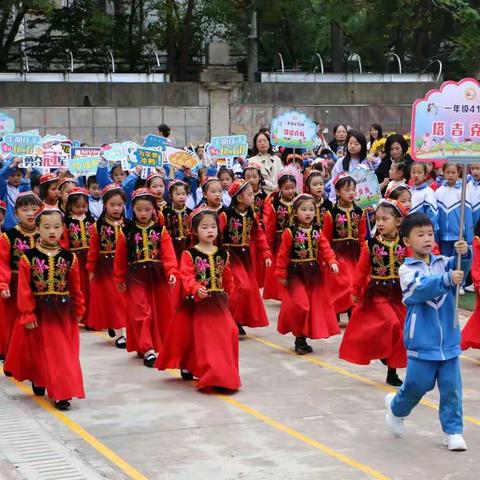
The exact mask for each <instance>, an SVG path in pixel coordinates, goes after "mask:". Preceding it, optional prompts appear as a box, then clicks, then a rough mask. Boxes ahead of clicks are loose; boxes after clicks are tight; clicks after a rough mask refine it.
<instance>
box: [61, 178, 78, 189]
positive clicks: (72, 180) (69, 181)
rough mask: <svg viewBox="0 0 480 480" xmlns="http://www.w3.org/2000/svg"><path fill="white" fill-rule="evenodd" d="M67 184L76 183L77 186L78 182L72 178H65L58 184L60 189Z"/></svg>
mask: <svg viewBox="0 0 480 480" xmlns="http://www.w3.org/2000/svg"><path fill="white" fill-rule="evenodd" d="M66 183H74V184H75V185H77V181H76V180H75V179H74V178H72V177H63V178H62V179H61V180H59V182H58V188H62V187H63V186H64V185H65V184H66Z"/></svg>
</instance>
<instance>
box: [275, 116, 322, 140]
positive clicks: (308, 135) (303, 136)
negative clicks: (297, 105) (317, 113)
mask: <svg viewBox="0 0 480 480" xmlns="http://www.w3.org/2000/svg"><path fill="white" fill-rule="evenodd" d="M316 135H317V128H316V125H315V122H314V121H313V120H311V119H310V118H309V117H308V116H307V115H306V114H305V113H303V112H297V111H296V110H290V111H288V112H285V113H282V114H281V115H278V116H276V117H274V118H273V119H272V129H271V137H270V138H271V141H272V144H273V145H277V146H279V147H290V148H305V149H311V148H313V147H314V146H315V138H316Z"/></svg>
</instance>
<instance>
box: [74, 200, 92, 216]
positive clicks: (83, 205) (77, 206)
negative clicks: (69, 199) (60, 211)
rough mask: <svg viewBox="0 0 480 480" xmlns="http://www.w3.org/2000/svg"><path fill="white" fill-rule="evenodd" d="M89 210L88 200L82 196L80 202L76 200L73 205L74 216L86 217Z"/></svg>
mask: <svg viewBox="0 0 480 480" xmlns="http://www.w3.org/2000/svg"><path fill="white" fill-rule="evenodd" d="M87 208H88V202H87V199H86V198H85V197H84V196H81V197H80V198H79V199H78V200H75V201H74V202H73V203H72V214H73V215H78V216H80V215H85V213H86V211H87Z"/></svg>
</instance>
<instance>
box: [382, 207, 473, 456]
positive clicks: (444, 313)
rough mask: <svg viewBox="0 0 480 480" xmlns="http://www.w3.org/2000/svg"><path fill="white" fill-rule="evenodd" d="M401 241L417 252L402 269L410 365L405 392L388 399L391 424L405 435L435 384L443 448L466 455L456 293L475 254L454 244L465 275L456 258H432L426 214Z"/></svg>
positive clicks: (411, 219) (408, 222)
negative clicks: (409, 421) (406, 426)
mask: <svg viewBox="0 0 480 480" xmlns="http://www.w3.org/2000/svg"><path fill="white" fill-rule="evenodd" d="M402 236H403V240H404V242H405V245H406V246H407V247H410V248H411V249H412V251H413V256H412V257H408V258H406V259H405V262H404V263H403V265H402V266H401V267H400V269H399V276H400V283H401V287H402V293H403V303H405V305H406V306H407V318H406V320H405V329H404V342H405V347H406V349H407V356H408V364H407V374H406V378H405V381H404V383H403V385H402V387H401V388H400V390H399V391H398V392H397V393H396V394H395V393H390V394H388V395H387V397H386V399H385V404H386V407H387V415H386V417H385V421H386V425H387V427H388V428H389V429H390V430H391V431H392V432H393V433H394V434H396V435H397V436H401V435H402V433H403V422H404V419H405V417H407V416H408V415H409V414H410V412H411V411H412V409H413V408H414V407H415V405H417V403H418V402H420V400H421V399H422V397H423V396H424V395H425V394H426V393H427V392H428V391H430V390H432V389H433V388H434V386H435V382H436V383H437V385H438V389H439V391H440V408H439V411H440V423H441V425H442V429H443V431H444V432H445V437H444V439H443V444H444V445H445V446H446V447H448V449H449V450H466V449H467V445H466V444H465V441H464V439H463V436H462V432H463V413H462V380H461V375H460V361H459V355H460V353H461V349H460V325H459V323H458V320H457V319H456V318H455V288H456V286H457V285H460V284H461V283H462V281H463V278H464V275H465V274H466V273H468V270H469V268H470V263H471V253H470V249H469V247H468V244H467V243H466V242H465V241H457V242H456V243H455V250H456V252H457V253H459V254H461V255H462V270H463V271H462V270H456V261H457V259H456V257H450V258H447V257H443V256H436V255H432V249H433V247H434V230H433V224H432V222H431V220H430V219H429V218H428V217H427V216H426V215H424V214H421V213H415V214H412V215H410V216H408V217H407V218H406V219H405V221H404V223H403V225H402ZM464 272H465V273H464Z"/></svg>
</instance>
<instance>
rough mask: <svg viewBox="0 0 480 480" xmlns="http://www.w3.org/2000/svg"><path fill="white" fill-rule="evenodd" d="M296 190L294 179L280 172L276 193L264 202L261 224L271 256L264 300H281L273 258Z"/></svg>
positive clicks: (287, 222)
mask: <svg viewBox="0 0 480 480" xmlns="http://www.w3.org/2000/svg"><path fill="white" fill-rule="evenodd" d="M296 188H297V181H296V180H295V177H294V176H293V175H292V174H291V173H289V172H287V171H282V172H280V174H279V176H278V191H275V192H273V193H271V194H270V195H269V196H268V197H267V199H266V200H265V205H264V209H263V224H264V225H265V235H266V236H267V242H268V245H269V246H270V250H271V251H272V254H273V258H272V267H271V268H269V269H267V270H266V272H265V287H264V289H263V298H264V299H265V300H269V299H272V300H281V299H282V298H281V297H282V291H283V290H282V288H281V285H280V284H279V283H278V280H277V277H276V276H275V257H276V255H277V252H278V247H279V246H280V241H281V238H282V233H283V231H284V230H285V229H286V228H287V227H288V226H289V222H290V218H291V214H292V205H293V199H294V198H295V195H296V190H295V189H296Z"/></svg>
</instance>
